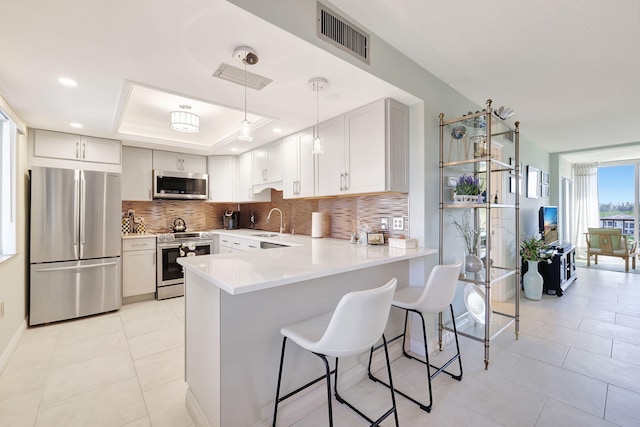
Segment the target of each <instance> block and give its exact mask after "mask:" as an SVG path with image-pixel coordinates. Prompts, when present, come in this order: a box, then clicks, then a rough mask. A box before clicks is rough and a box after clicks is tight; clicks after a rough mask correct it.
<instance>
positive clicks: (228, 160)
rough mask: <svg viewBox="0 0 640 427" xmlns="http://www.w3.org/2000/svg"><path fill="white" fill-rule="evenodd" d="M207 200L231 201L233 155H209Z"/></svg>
mask: <svg viewBox="0 0 640 427" xmlns="http://www.w3.org/2000/svg"><path fill="white" fill-rule="evenodd" d="M207 164H208V169H207V172H208V173H209V201H210V202H233V201H234V198H233V186H234V181H235V180H234V174H235V167H234V159H233V156H209V158H208V159H207Z"/></svg>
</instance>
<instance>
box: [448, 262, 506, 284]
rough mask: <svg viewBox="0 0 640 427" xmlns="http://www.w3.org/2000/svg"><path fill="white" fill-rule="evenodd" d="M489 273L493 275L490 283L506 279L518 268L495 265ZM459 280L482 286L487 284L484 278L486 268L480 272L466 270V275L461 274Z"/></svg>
mask: <svg viewBox="0 0 640 427" xmlns="http://www.w3.org/2000/svg"><path fill="white" fill-rule="evenodd" d="M489 274H490V275H491V278H490V279H489V281H490V283H497V282H498V281H500V280H504V279H506V278H508V277H511V276H513V275H514V274H516V270H515V269H512V268H506V267H495V266H494V267H491V271H490V272H489ZM458 280H460V281H461V282H467V283H473V284H476V285H481V286H486V285H487V282H486V281H485V280H484V270H481V272H480V273H469V272H465V274H464V276H460V278H459V279H458Z"/></svg>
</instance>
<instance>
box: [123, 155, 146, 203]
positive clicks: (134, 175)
mask: <svg viewBox="0 0 640 427" xmlns="http://www.w3.org/2000/svg"><path fill="white" fill-rule="evenodd" d="M120 183H121V187H122V200H151V199H152V187H153V156H152V153H151V150H148V149H146V148H135V147H122V178H121V180H120Z"/></svg>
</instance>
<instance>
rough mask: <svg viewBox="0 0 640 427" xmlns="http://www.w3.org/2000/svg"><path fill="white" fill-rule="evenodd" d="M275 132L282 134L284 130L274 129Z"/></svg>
mask: <svg viewBox="0 0 640 427" xmlns="http://www.w3.org/2000/svg"><path fill="white" fill-rule="evenodd" d="M273 131H274V132H275V133H282V129H280V128H273Z"/></svg>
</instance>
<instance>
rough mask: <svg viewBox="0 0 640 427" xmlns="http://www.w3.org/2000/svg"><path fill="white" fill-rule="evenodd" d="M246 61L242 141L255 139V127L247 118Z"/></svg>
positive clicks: (241, 126)
mask: <svg viewBox="0 0 640 427" xmlns="http://www.w3.org/2000/svg"><path fill="white" fill-rule="evenodd" d="M242 62H243V63H244V120H243V121H241V122H240V136H239V137H238V139H239V140H240V141H253V127H252V126H251V122H250V121H249V120H247V61H245V60H242Z"/></svg>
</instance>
